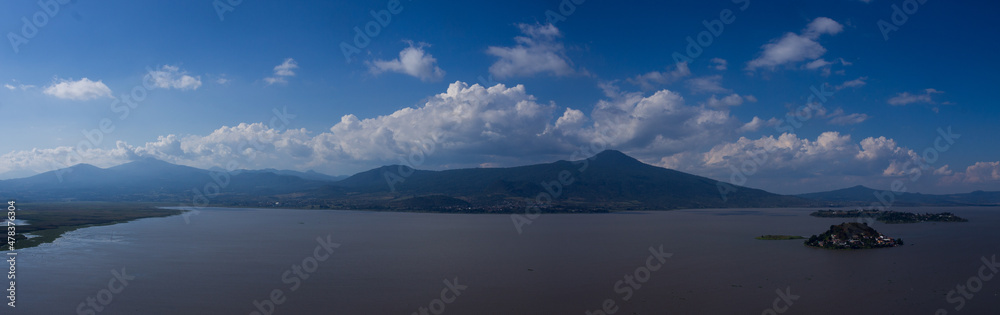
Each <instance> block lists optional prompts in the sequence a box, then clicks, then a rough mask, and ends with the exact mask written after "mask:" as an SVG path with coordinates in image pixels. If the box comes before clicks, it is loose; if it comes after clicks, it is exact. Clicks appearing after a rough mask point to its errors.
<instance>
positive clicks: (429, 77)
mask: <svg viewBox="0 0 1000 315" xmlns="http://www.w3.org/2000/svg"><path fill="white" fill-rule="evenodd" d="M424 47H430V45H428V44H426V43H417V44H416V45H414V43H413V42H409V47H407V48H405V49H403V51H400V52H399V58H396V59H392V60H374V61H371V62H369V63H368V71H369V72H371V73H372V74H375V75H377V74H380V73H383V72H397V73H402V74H406V75H409V76H412V77H415V78H418V79H420V80H421V81H435V80H440V79H441V78H443V77H444V74H445V72H444V70H441V68H440V67H438V65H437V59H434V56H431V54H429V53H426V52H424Z"/></svg>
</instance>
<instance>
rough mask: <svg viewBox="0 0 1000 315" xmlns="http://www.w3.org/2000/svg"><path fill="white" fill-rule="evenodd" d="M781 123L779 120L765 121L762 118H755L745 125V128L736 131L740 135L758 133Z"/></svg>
mask: <svg viewBox="0 0 1000 315" xmlns="http://www.w3.org/2000/svg"><path fill="white" fill-rule="evenodd" d="M779 123H780V121H779V120H778V119H777V118H771V119H768V120H763V119H761V118H760V117H757V116H753V119H751V120H750V122H748V123H746V124H743V126H742V127H740V128H739V129H737V130H736V131H737V132H740V133H744V132H752V131H757V130H758V129H760V128H761V127H764V126H777V125H778V124H779Z"/></svg>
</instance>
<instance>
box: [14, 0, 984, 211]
mask: <svg viewBox="0 0 1000 315" xmlns="http://www.w3.org/2000/svg"><path fill="white" fill-rule="evenodd" d="M51 3H52V4H53V5H52V6H49V7H48V8H47V9H48V11H49V12H50V13H46V11H45V8H43V7H40V6H39V5H38V4H36V3H35V2H29V1H23V2H10V1H7V2H4V3H3V4H2V5H0V7H2V10H0V30H2V31H3V32H4V34H5V35H6V36H5V37H6V38H7V39H8V41H7V42H5V45H3V47H2V48H0V84H2V85H3V86H4V88H0V114H2V115H3V117H4V118H5V121H4V122H5V124H4V127H5V128H6V130H8V133H7V134H8V136H7V137H4V140H3V141H2V142H0V153H2V154H3V155H2V156H0V172H9V173H8V175H10V174H14V175H17V174H26V172H29V173H30V172H42V171H47V170H51V169H53V168H56V167H65V166H69V165H72V164H75V163H81V162H83V163H90V164H94V165H98V166H102V167H107V166H112V165H116V164H120V163H124V162H127V161H128V160H130V159H134V158H135V157H139V156H152V157H156V158H160V159H164V160H167V161H170V162H174V163H179V164H185V165H191V166H196V167H205V168H208V167H212V166H225V165H226V164H227V163H233V162H234V161H235V163H236V164H235V165H237V166H238V167H239V168H251V169H252V168H267V167H274V168H283V169H298V170H305V169H315V170H317V171H321V172H325V173H330V174H351V173H354V172H357V171H362V170H365V169H367V168H370V167H375V166H378V165H383V164H396V163H400V157H403V158H404V160H405V159H406V156H409V155H410V153H413V152H417V151H419V150H417V149H415V148H416V147H418V146H419V145H420V144H423V145H424V147H425V148H427V147H430V148H433V149H434V150H433V152H430V151H429V150H428V152H426V153H427V154H426V158H425V159H423V160H422V161H417V160H413V161H411V164H414V166H416V167H417V168H425V169H447V168H457V167H493V166H511V165H521V164H527V163H536V162H544V161H552V160H557V159H569V158H570V156H571V155H572V153H573V152H575V151H577V149H578V148H579V147H580V146H588V145H590V144H591V143H595V142H599V143H600V144H601V146H604V147H608V148H614V149H619V150H622V151H624V152H626V153H628V154H630V155H633V156H635V157H637V158H639V159H641V160H642V161H644V162H647V163H650V164H654V165H659V166H664V167H670V168H675V169H678V170H682V171H687V172H691V173H695V174H698V175H703V176H708V177H711V178H714V179H718V180H724V181H732V179H733V178H735V177H734V176H733V174H734V173H735V172H734V171H733V169H737V170H738V169H740V167H743V166H744V164H747V163H749V162H748V161H753V162H752V164H753V165H752V166H755V167H753V168H746V169H752V170H755V171H753V172H746V171H739V172H741V175H749V176H745V177H746V178H747V181H746V182H745V185H747V186H751V187H758V188H764V189H768V190H771V191H775V192H781V193H799V192H808V191H815V190H823V189H834V188H841V187H847V186H852V185H858V184H865V185H868V186H872V187H876V188H887V187H888V185H889V183H891V182H892V181H893V180H903V181H904V182H905V183H907V185H908V187H909V189H910V190H911V191H922V192H930V193H936V192H962V191H969V190H973V189H986V190H1000V162H998V160H1000V146H997V145H996V140H995V136H994V135H995V133H996V131H997V128H996V120H997V117H1000V108H998V106H996V101H995V97H994V95H993V91H995V89H994V88H993V87H994V86H995V85H996V84H997V83H998V80H997V79H996V78H995V75H994V73H995V72H996V70H1000V69H997V68H998V63H997V61H996V60H995V58H993V57H992V55H993V54H994V53H995V52H996V51H998V48H1000V47H998V46H1000V44H998V42H997V41H996V40H995V34H996V31H997V30H998V27H997V26H996V24H995V23H994V22H992V19H991V17H992V16H991V14H992V12H995V11H996V9H998V7H1000V5H998V4H996V3H992V2H982V3H976V4H971V3H955V2H939V1H933V0H931V1H927V2H925V3H924V4H921V5H919V6H918V7H917V8H916V12H912V9H913V8H912V7H911V6H905V5H904V3H905V1H882V0H871V1H854V0H842V1H824V2H815V1H768V2H764V1H699V2H696V3H688V2H673V1H669V2H654V1H636V2H612V1H598V0H588V1H583V2H582V3H580V4H578V5H576V4H575V2H574V1H572V0H567V1H506V2H485V3H479V2H448V3H443V2H432V1H420V0H415V1H408V0H404V1H402V2H400V3H399V6H400V7H399V8H396V7H395V6H393V8H396V11H398V12H397V13H395V14H393V13H391V12H388V7H389V6H390V5H394V4H392V2H391V1H383V0H376V1H352V2H351V3H344V2H318V1H317V2H305V1H283V2H266V1H255V0H244V1H242V2H241V3H239V4H238V5H236V6H233V7H232V10H224V11H222V13H221V17H222V18H221V19H220V11H218V10H217V5H216V4H218V3H221V4H226V3H227V1H225V0H221V1H217V2H213V1H209V0H204V1H178V2H170V3H167V2H157V3H153V2H147V1H72V2H69V3H67V4H59V2H58V1H53V2H51ZM234 3H235V2H234ZM570 4H572V6H570ZM911 4H912V3H911ZM893 5H896V6H902V7H906V8H907V10H909V11H911V13H912V14H907V15H906V16H907V18H906V21H905V22H904V23H899V25H898V26H897V25H895V24H892V25H893V26H894V27H895V28H896V29H894V30H892V31H891V32H889V33H888V39H886V37H885V36H884V35H883V32H882V30H880V27H879V24H878V23H879V21H880V20H882V21H886V22H887V23H893V14H894V9H893ZM744 6H745V10H743V9H744ZM56 7H58V11H55V10H54V9H53V8H56ZM570 7H573V9H572V10H570ZM372 10H375V11H377V12H376V13H378V12H381V11H382V10H386V13H384V14H382V16H383V17H384V16H385V15H390V16H391V20H389V21H388V23H386V24H385V25H384V26H382V25H381V24H379V27H378V29H379V32H378V34H377V35H376V36H371V37H370V38H369V42H368V43H367V45H362V46H364V47H358V51H359V53H357V54H354V55H352V56H351V57H352V58H351V60H350V61H349V62H348V61H347V60H345V55H344V53H343V52H342V45H341V43H348V44H351V45H354V40H355V36H356V33H355V30H354V28H355V27H358V28H359V29H362V30H364V28H365V26H366V25H367V24H369V23H378V21H376V20H375V19H376V18H375V17H373V16H372V15H371V14H370V12H371V11H372ZM560 10H562V11H561V12H562V13H569V14H566V15H565V16H564V19H558V20H550V19H548V18H547V16H546V12H560ZM726 10H728V12H730V13H729V14H723V15H725V16H727V17H729V16H731V18H734V20H731V21H729V22H731V23H728V24H727V23H721V24H720V23H714V22H712V21H714V20H716V19H720V13H724V12H725V11H726ZM51 12H54V14H51ZM904 13H905V12H904ZM377 15H378V14H377ZM897 15H898V14H897ZM560 16H561V15H560ZM22 18H25V19H26V20H28V22H29V23H30V24H32V25H31V26H30V27H28V29H27V30H26V29H25V22H24V20H22ZM33 19H34V20H35V22H32V20H33ZM383 20H384V18H383ZM39 21H41V22H43V23H41V25H38V24H39V23H36V22H39ZM706 21H707V22H708V24H712V25H722V26H723V28H722V29H721V32H718V35H714V34H712V33H711V32H710V31H711V30H707V29H706V27H705V25H704V24H705V22H706ZM896 21H897V22H898V21H900V16H897V19H896ZM550 22H554V23H550ZM39 26H40V27H39ZM32 28H37V31H36V32H33V31H32V30H31V29H32ZM718 30H719V29H718V28H717V29H716V31H718ZM703 32H704V34H709V35H711V36H703V39H708V38H711V43H710V44H708V45H704V46H702V45H700V44H699V45H698V47H700V50H702V52H701V54H700V55H698V56H696V57H694V56H689V57H693V58H690V59H689V60H684V61H687V63H682V64H678V63H677V61H678V60H676V58H674V57H672V56H673V55H674V54H675V53H680V54H685V55H686V53H685V50H686V49H688V48H689V47H688V46H689V42H688V41H687V38H688V37H691V38H692V39H695V41H697V38H698V36H699V34H700V33H703ZM28 35H31V36H28ZM19 39H23V40H19ZM703 43H704V41H703ZM150 72H152V73H150ZM147 77H148V78H147ZM84 78H86V80H84ZM144 78H147V80H148V82H147V83H148V84H147V85H146V86H143V80H144ZM477 84H478V85H479V86H476V85H477ZM501 84H502V86H497V85H501ZM823 86H826V87H825V88H824V89H825V90H828V91H831V92H833V95H832V96H831V97H829V98H828V99H827V100H825V101H818V100H817V99H816V98H813V99H810V98H809V95H810V94H811V93H812V92H811V87H815V88H819V87H823ZM135 91H138V93H140V94H137V95H139V96H143V94H145V97H144V98H143V99H142V101H141V102H134V104H135V107H134V108H129V110H128V116H127V117H124V118H123V112H122V109H123V108H124V107H123V106H126V105H125V104H126V102H125V100H124V99H123V95H128V94H130V93H132V92H135ZM116 102H117V103H116ZM801 107H808V108H810V109H809V112H810V115H809V119H802V120H804V121H803V122H802V123H801V126H800V127H795V128H792V129H788V128H787V127H788V126H789V124H787V119H788V118H787V116H786V115H789V114H790V113H795V112H797V111H796V109H799V108H801ZM115 108H117V111H115ZM275 110H278V111H279V112H280V111H286V112H287V113H289V114H290V115H294V116H295V117H294V118H291V119H288V120H287V124H286V123H285V121H284V120H281V119H277V120H272V118H273V117H274V116H275V114H274V111H275ZM351 115H353V116H351ZM289 117H290V116H288V117H286V118H289ZM755 117H756V119H755ZM103 119H107V121H109V122H110V123H111V124H112V125H113V127H114V130H113V131H111V132H100V134H101V139H100V140H101V141H93V139H94V135H95V133H94V132H91V138H90V140H88V138H87V137H85V135H84V133H83V132H82V131H84V130H95V129H98V128H99V126H100V124H101V122H102V120H103ZM780 120H786V123H784V124H781V123H779V121H780ZM271 121H276V122H278V124H270V125H269V122H271ZM255 123H257V124H255ZM949 126H950V127H951V128H952V131H953V133H955V134H960V135H961V136H960V138H958V139H956V140H955V142H954V143H953V144H951V145H949V147H948V149H947V150H934V151H936V152H931V153H936V154H935V155H937V156H938V158H937V159H936V160H934V161H933V162H932V161H929V160H928V161H925V162H926V163H922V164H926V166H925V167H924V169H923V170H921V171H920V173H921V174H922V175H925V176H921V177H920V178H919V179H917V180H912V177H914V176H913V174H914V172H915V171H914V170H913V169H912V167H910V166H909V165H915V164H916V163H918V162H920V161H923V160H924V158H923V157H922V156H923V155H925V153H926V152H927V150H928V148H934V142H935V140H936V139H937V137H938V136H939V132H938V129H939V128H944V129H947V127H949ZM106 127H107V126H106ZM783 127H784V128H783ZM98 131H99V129H98ZM432 136H434V137H436V138H437V140H436V142H428V141H427V139H430V138H431V137H432ZM254 140H256V141H258V142H266V143H267V145H265V146H260V145H258V146H252V147H253V148H252V149H249V150H248V149H247V145H246V143H248V142H253V141H254ZM81 141H84V142H89V143H90V144H91V145H84V146H82V147H81V146H78V145H79V144H80V143H81ZM241 143H243V145H242V146H241ZM428 143H432V144H431V145H428ZM414 150H417V151H414ZM419 152H422V151H419ZM753 152H758V153H760V152H766V153H767V157H766V159H764V160H760V159H758V160H754V159H752V158H751V157H752V154H748V153H753ZM413 162H419V163H413ZM907 162H910V163H909V164H907ZM11 176H13V175H11ZM736 177H739V176H736Z"/></svg>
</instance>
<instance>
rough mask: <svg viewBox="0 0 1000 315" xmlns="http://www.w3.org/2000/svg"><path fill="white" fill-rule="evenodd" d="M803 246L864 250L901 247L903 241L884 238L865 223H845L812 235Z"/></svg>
mask: <svg viewBox="0 0 1000 315" xmlns="http://www.w3.org/2000/svg"><path fill="white" fill-rule="evenodd" d="M805 244H806V245H808V246H813V247H819V248H826V249H866V248H882V247H895V246H901V245H903V240H902V239H894V238H891V237H886V236H885V235H882V233H879V232H878V231H875V229H873V228H871V227H870V226H868V224H867V223H857V222H846V223H842V224H840V225H831V226H830V230H828V231H826V232H825V233H823V234H820V235H818V236H817V235H813V236H812V237H810V238H809V240H807V241H806V242H805Z"/></svg>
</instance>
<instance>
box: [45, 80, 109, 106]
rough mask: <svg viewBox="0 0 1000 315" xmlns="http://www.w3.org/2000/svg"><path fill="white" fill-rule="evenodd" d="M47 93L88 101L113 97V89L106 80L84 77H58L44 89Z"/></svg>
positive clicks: (62, 97) (66, 98)
mask: <svg viewBox="0 0 1000 315" xmlns="http://www.w3.org/2000/svg"><path fill="white" fill-rule="evenodd" d="M43 92H44V93H45V94H48V95H52V96H55V97H57V98H61V99H65V100H73V101H87V100H93V99H98V98H102V97H108V98H110V97H111V89H110V88H108V86H107V85H104V82H102V81H100V80H98V81H91V80H90V79H88V78H83V79H80V80H77V81H73V80H72V79H57V80H56V82H53V83H52V85H49V86H47V87H46V88H45V90H44V91H43Z"/></svg>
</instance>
